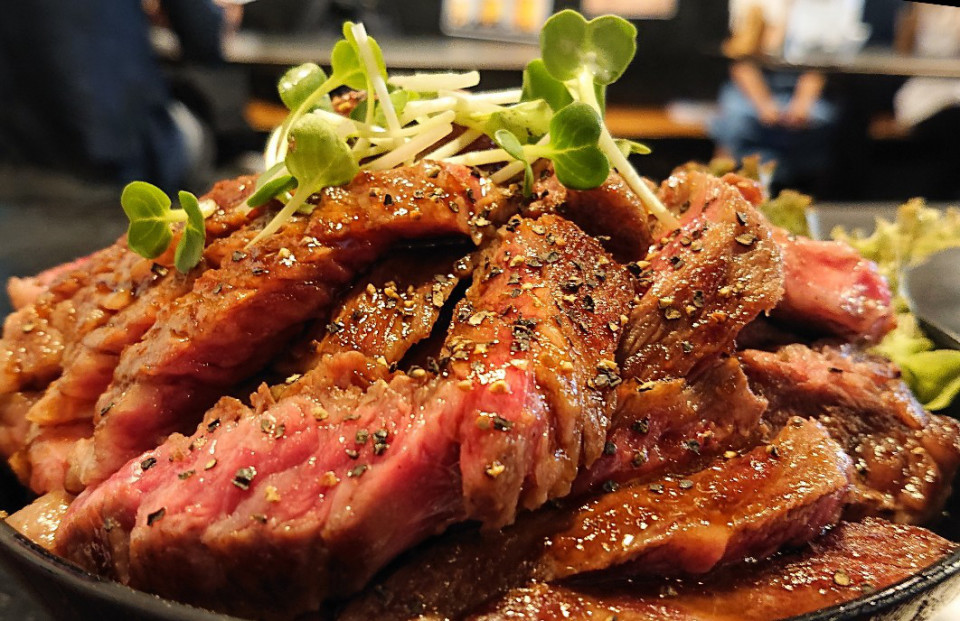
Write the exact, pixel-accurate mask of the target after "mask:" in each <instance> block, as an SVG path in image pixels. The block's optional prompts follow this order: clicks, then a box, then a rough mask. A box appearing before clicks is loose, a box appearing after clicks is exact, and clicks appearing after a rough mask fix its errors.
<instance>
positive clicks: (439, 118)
mask: <svg viewBox="0 0 960 621" xmlns="http://www.w3.org/2000/svg"><path fill="white" fill-rule="evenodd" d="M456 116H457V113H456V112H454V111H453V110H447V111H446V112H443V113H441V114H438V115H436V116H432V117H428V118H426V119H424V120H423V122H422V123H418V124H417V125H414V126H412V127H404V128H403V129H401V130H400V132H399V133H397V135H396V136H391V135H389V134H388V133H386V132H383V131H381V132H371V133H368V134H362V135H363V136H365V137H366V138H369V139H370V140H371V142H373V143H375V144H380V143H382V142H384V141H388V140H391V139H393V138H396V137H403V138H409V137H411V136H417V135H419V134H422V133H423V132H425V131H427V130H430V129H433V128H434V127H436V126H437V125H444V124H447V123H453V120H454V119H455V118H456Z"/></svg>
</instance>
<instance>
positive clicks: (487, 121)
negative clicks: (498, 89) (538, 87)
mask: <svg viewBox="0 0 960 621" xmlns="http://www.w3.org/2000/svg"><path fill="white" fill-rule="evenodd" d="M552 118H553V112H552V111H551V110H550V106H549V105H548V104H547V102H546V101H544V100H542V99H537V100H535V101H525V102H521V103H518V104H516V105H513V106H510V107H509V108H504V109H503V110H498V111H497V112H487V113H482V114H471V115H468V116H466V117H464V118H461V119H460V122H462V123H463V124H464V125H466V126H467V127H470V128H472V129H478V130H480V131H482V132H483V133H485V134H487V135H488V136H491V137H493V136H494V134H496V133H497V131H499V130H501V129H505V130H507V131H509V132H510V133H511V134H513V135H514V136H515V137H516V138H517V139H518V140H519V141H520V143H521V144H526V143H530V142H534V141H535V140H537V139H538V138H540V136H543V135H544V134H546V133H547V132H548V131H550V120H551V119H552Z"/></svg>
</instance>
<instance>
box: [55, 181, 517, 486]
mask: <svg viewBox="0 0 960 621" xmlns="http://www.w3.org/2000/svg"><path fill="white" fill-rule="evenodd" d="M503 198H504V197H503V194H502V193H501V192H500V191H499V190H498V189H497V188H496V187H494V186H492V185H491V184H489V183H487V182H485V181H484V180H482V179H479V178H477V177H474V176H473V175H472V174H471V173H470V171H469V169H467V168H465V167H454V166H440V165H436V164H432V163H424V164H420V165H417V166H415V167H409V168H400V169H395V170H390V171H384V172H377V173H367V172H363V173H360V174H359V175H358V176H357V177H356V179H354V180H353V181H352V182H351V183H350V184H349V185H348V186H345V187H336V188H328V189H326V190H324V191H323V193H322V195H321V200H320V203H319V204H318V205H317V207H316V209H315V210H314V211H313V213H312V214H311V215H309V216H298V217H295V218H294V219H292V220H291V221H290V222H288V223H287V224H286V225H284V227H283V228H282V229H281V230H280V231H278V232H277V233H276V234H274V235H271V236H270V237H268V238H267V239H264V240H262V241H261V242H260V243H259V244H257V245H256V246H253V247H251V248H249V249H246V250H237V251H236V252H235V253H233V254H232V256H231V258H230V260H226V261H224V262H223V264H221V266H220V267H219V268H218V269H211V270H207V271H206V272H204V273H203V274H202V275H201V276H199V277H198V278H197V280H196V282H195V283H194V286H193V290H192V291H191V292H190V293H188V294H187V295H184V296H182V297H180V298H179V299H177V300H176V302H174V303H173V304H171V305H170V306H169V307H168V308H165V309H164V310H163V311H162V313H161V314H160V316H159V317H158V319H157V322H156V324H155V325H154V326H153V327H152V328H151V329H150V330H149V331H147V333H146V334H145V335H144V337H143V339H142V340H141V341H140V342H139V343H137V344H135V345H132V346H130V347H128V348H126V349H125V350H124V352H123V354H122V355H121V357H120V361H119V364H118V365H117V368H116V371H115V373H114V377H113V381H112V382H111V384H110V386H109V388H108V389H107V390H106V391H105V392H104V393H103V395H101V396H100V398H99V400H98V401H97V406H96V408H97V416H96V425H97V426H96V431H95V432H94V437H93V439H92V440H91V441H85V442H82V443H80V444H79V445H78V446H77V451H76V454H75V456H74V458H73V461H72V466H71V472H70V475H71V480H68V485H70V486H71V487H76V488H79V489H82V488H83V487H84V486H88V485H91V484H93V483H97V482H99V481H102V480H103V479H105V478H106V477H108V476H109V475H110V474H112V473H113V472H114V471H116V469H117V468H119V467H120V466H121V465H122V464H123V463H124V462H126V461H127V460H128V459H130V458H131V457H134V456H135V455H137V454H139V453H140V452H142V451H144V450H147V449H149V448H151V447H153V446H156V444H157V443H158V442H160V441H162V439H163V438H164V437H166V436H167V435H168V434H170V433H172V432H174V431H186V430H187V429H190V428H192V427H193V426H194V425H195V424H196V422H197V420H198V419H199V418H200V415H201V413H202V412H203V410H205V409H206V408H208V407H209V406H210V405H211V404H212V403H213V402H214V401H215V400H216V399H217V398H218V397H219V396H220V395H221V394H222V393H223V391H224V390H225V388H227V387H229V386H230V385H232V384H234V383H235V382H237V381H239V380H241V379H243V378H245V377H247V376H249V375H250V374H252V373H253V372H255V371H256V370H257V369H259V368H260V367H262V366H263V364H264V363H266V362H267V360H269V359H270V358H271V357H272V354H274V353H276V352H277V351H278V350H279V349H280V348H281V347H283V346H284V344H285V341H286V339H287V338H288V337H289V336H290V334H291V333H292V332H293V331H294V330H296V329H297V328H298V327H300V325H301V324H303V323H304V322H305V321H307V320H308V319H311V318H314V317H317V316H322V315H324V314H325V313H326V312H328V310H329V308H330V307H331V305H332V304H333V303H334V302H335V301H336V299H337V298H338V297H339V294H340V293H341V291H342V290H343V288H344V287H345V286H346V285H347V284H348V283H349V282H350V281H351V280H352V279H353V277H354V276H355V275H356V274H357V273H358V272H359V271H362V270H364V269H366V268H367V267H368V266H369V265H370V264H371V263H373V261H374V260H375V259H376V258H378V257H379V256H380V255H381V254H382V253H383V252H384V251H385V250H387V249H388V248H389V247H390V246H391V245H393V244H394V243H395V242H397V241H399V240H403V239H415V238H425V237H436V236H443V235H455V234H460V235H470V236H472V237H474V238H476V239H479V237H480V236H481V235H482V232H483V230H484V229H485V228H489V224H490V222H491V220H490V218H494V219H495V218H496V217H497V216H498V214H499V212H500V211H501V210H502V209H503V208H505V207H506V202H505V201H504V200H503ZM243 232H244V233H246V234H247V236H248V237H249V238H250V239H252V238H253V236H254V235H256V230H254V229H252V228H247V229H244V231H243Z"/></svg>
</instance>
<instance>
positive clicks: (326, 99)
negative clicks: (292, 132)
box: [277, 63, 333, 111]
mask: <svg viewBox="0 0 960 621" xmlns="http://www.w3.org/2000/svg"><path fill="white" fill-rule="evenodd" d="M326 81H327V74H326V73H324V72H323V69H321V68H320V67H319V66H317V65H315V64H314V63H304V64H302V65H298V66H296V67H291V68H290V69H288V70H287V72H286V73H284V74H283V77H281V78H280V81H279V82H278V83H277V92H278V93H280V99H281V100H282V101H283V104H284V105H285V106H286V107H287V108H288V109H289V110H296V109H297V108H298V107H299V106H300V104H302V103H303V102H304V101H306V100H307V98H308V97H309V96H310V95H312V94H313V93H314V92H315V91H316V90H317V89H319V88H320V87H321V86H323V84H324V83H325V82H326ZM316 106H318V107H320V108H323V109H324V110H330V111H332V110H333V104H332V103H331V101H330V95H329V94H324V95H323V96H322V97H321V98H320V99H319V101H317V103H316Z"/></svg>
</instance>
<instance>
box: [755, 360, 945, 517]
mask: <svg viewBox="0 0 960 621" xmlns="http://www.w3.org/2000/svg"><path fill="white" fill-rule="evenodd" d="M740 358H741V361H742V363H743V366H744V370H745V371H746V373H747V376H748V377H749V378H750V383H751V385H752V386H753V388H754V390H756V391H757V392H758V393H760V394H762V395H764V396H765V397H766V398H767V399H768V400H769V401H770V407H769V409H768V411H767V414H766V418H767V420H768V421H769V422H770V424H771V425H773V426H774V427H775V428H776V427H778V426H780V425H783V423H784V422H785V421H786V420H787V419H788V418H789V417H790V416H794V415H798V416H806V417H812V418H816V419H817V420H819V421H820V422H821V423H823V425H824V426H825V427H826V428H827V430H828V431H829V432H830V435H831V436H833V437H834V438H835V439H836V440H837V442H839V443H840V444H841V445H842V446H843V447H844V449H845V450H846V451H847V452H848V453H849V454H850V456H851V457H852V458H853V461H854V466H855V469H856V476H855V477H854V486H853V488H852V491H851V495H850V498H849V499H848V502H849V507H848V508H847V512H846V515H847V516H848V517H849V518H851V519H854V518H859V517H862V516H864V515H878V516H882V517H886V518H889V519H891V520H894V521H896V522H912V523H923V522H925V521H927V520H930V519H932V518H934V517H936V515H937V514H938V513H939V511H940V509H941V508H942V507H943V503H944V501H945V500H946V498H947V496H948V495H949V494H950V488H951V483H952V481H953V477H954V474H955V473H956V471H957V467H958V466H960V424H958V423H957V422H956V421H955V420H953V419H950V418H946V417H943V416H934V415H930V414H928V413H927V412H925V411H924V410H923V408H922V407H921V406H920V404H919V403H917V400H916V398H915V397H914V396H913V394H911V392H910V389H909V388H907V386H906V385H905V384H904V383H903V382H902V381H901V380H900V373H899V371H898V370H897V369H896V368H895V367H894V366H893V365H892V364H891V363H890V362H888V361H886V360H882V359H879V358H876V357H871V356H868V355H866V354H863V353H860V352H858V351H857V350H855V349H853V348H851V347H850V346H844V347H841V348H833V347H823V348H821V349H819V350H814V349H810V348H809V347H806V346H805V345H787V346H786V347H783V348H781V349H780V350H778V351H776V352H763V351H757V350H746V351H744V352H742V353H741V355H740Z"/></svg>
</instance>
